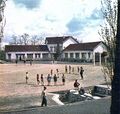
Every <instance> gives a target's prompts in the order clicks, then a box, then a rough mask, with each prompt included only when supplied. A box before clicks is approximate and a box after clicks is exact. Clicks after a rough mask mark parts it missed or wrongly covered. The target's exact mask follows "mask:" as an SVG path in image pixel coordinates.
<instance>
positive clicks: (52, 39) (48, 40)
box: [45, 36, 79, 44]
mask: <svg viewBox="0 0 120 114" xmlns="http://www.w3.org/2000/svg"><path fill="white" fill-rule="evenodd" d="M69 38H72V39H73V40H74V41H75V42H76V43H79V42H78V41H77V39H75V38H73V37H72V36H63V37H46V41H45V42H46V44H58V43H59V44H63V42H64V41H66V40H67V39H69Z"/></svg>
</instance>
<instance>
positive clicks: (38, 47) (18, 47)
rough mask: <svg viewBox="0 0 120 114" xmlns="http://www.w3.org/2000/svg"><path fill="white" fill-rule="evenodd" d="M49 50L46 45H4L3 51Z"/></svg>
mask: <svg viewBox="0 0 120 114" xmlns="http://www.w3.org/2000/svg"><path fill="white" fill-rule="evenodd" d="M26 51H27V52H28V51H49V49H48V47H47V45H6V46H5V52H26Z"/></svg>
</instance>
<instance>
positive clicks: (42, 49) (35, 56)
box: [5, 45, 50, 60]
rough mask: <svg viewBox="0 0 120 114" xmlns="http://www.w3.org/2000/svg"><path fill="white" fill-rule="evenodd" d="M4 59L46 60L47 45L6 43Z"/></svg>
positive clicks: (47, 53) (47, 54) (48, 54)
mask: <svg viewBox="0 0 120 114" xmlns="http://www.w3.org/2000/svg"><path fill="white" fill-rule="evenodd" d="M5 52H6V60H24V59H25V60H43V59H44V60H47V59H49V58H50V53H49V49H48V47H47V45H6V46H5Z"/></svg>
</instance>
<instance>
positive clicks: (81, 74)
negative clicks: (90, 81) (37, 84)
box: [80, 67, 84, 80]
mask: <svg viewBox="0 0 120 114" xmlns="http://www.w3.org/2000/svg"><path fill="white" fill-rule="evenodd" d="M83 72H84V69H83V67H80V76H81V79H82V80H83Z"/></svg>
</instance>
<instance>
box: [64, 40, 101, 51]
mask: <svg viewBox="0 0 120 114" xmlns="http://www.w3.org/2000/svg"><path fill="white" fill-rule="evenodd" d="M100 43H101V42H100V41H99V42H89V43H79V44H70V45H69V46H68V47H66V48H65V49H64V51H93V50H94V48H95V47H96V46H98V44H100Z"/></svg>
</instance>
